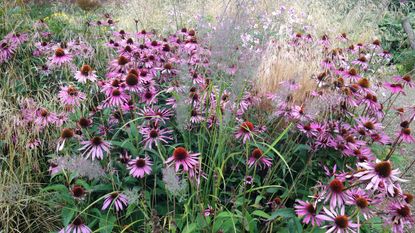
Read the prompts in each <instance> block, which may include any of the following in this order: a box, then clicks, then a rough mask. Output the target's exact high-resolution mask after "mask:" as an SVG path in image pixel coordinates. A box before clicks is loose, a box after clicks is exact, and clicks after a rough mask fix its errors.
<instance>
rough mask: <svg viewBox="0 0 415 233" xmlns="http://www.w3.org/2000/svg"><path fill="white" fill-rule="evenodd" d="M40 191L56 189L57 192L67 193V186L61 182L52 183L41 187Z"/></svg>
mask: <svg viewBox="0 0 415 233" xmlns="http://www.w3.org/2000/svg"><path fill="white" fill-rule="evenodd" d="M42 191H43V192H47V191H57V192H60V193H67V192H68V188H67V187H66V186H65V185H63V184H54V185H50V186H47V187H45V188H43V189H42Z"/></svg>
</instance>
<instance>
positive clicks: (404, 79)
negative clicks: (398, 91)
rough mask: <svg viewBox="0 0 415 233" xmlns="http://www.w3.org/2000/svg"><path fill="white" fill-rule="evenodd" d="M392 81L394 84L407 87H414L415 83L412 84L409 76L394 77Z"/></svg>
mask: <svg viewBox="0 0 415 233" xmlns="http://www.w3.org/2000/svg"><path fill="white" fill-rule="evenodd" d="M393 80H394V81H395V82H398V83H402V84H403V85H404V86H407V87H411V88H412V87H415V83H414V82H413V80H412V77H411V76H409V75H404V76H395V77H393Z"/></svg>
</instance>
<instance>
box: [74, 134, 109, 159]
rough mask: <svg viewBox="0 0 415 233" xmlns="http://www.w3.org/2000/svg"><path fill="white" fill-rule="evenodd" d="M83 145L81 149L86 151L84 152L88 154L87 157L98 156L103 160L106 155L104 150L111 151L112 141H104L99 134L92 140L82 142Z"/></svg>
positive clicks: (93, 157)
mask: <svg viewBox="0 0 415 233" xmlns="http://www.w3.org/2000/svg"><path fill="white" fill-rule="evenodd" d="M81 144H82V145H83V147H81V148H80V149H79V150H82V151H84V152H83V153H82V154H83V155H86V158H89V157H90V156H91V157H92V160H95V158H97V159H98V160H101V159H102V158H103V157H104V152H107V153H110V143H109V142H107V141H104V139H102V138H101V137H99V136H96V137H93V138H92V139H91V140H88V141H83V142H81Z"/></svg>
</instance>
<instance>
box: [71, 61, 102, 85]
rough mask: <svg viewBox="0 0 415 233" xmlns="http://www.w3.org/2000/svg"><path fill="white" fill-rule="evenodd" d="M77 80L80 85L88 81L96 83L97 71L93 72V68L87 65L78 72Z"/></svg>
mask: <svg viewBox="0 0 415 233" xmlns="http://www.w3.org/2000/svg"><path fill="white" fill-rule="evenodd" d="M75 79H76V80H77V81H78V82H80V83H86V82H87V80H89V81H91V82H95V81H96V80H97V75H96V74H95V71H94V70H92V68H91V66H89V65H86V64H85V65H83V66H82V67H81V69H80V70H79V71H77V72H76V74H75Z"/></svg>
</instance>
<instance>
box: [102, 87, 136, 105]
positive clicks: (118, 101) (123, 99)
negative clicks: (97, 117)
mask: <svg viewBox="0 0 415 233" xmlns="http://www.w3.org/2000/svg"><path fill="white" fill-rule="evenodd" d="M129 99H130V96H129V95H127V94H126V93H125V92H124V91H122V90H121V89H119V88H115V89H114V90H112V92H111V94H110V96H109V97H108V98H107V99H106V100H105V101H104V104H103V106H104V107H113V106H122V105H123V104H124V103H127V102H128V100H129Z"/></svg>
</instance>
